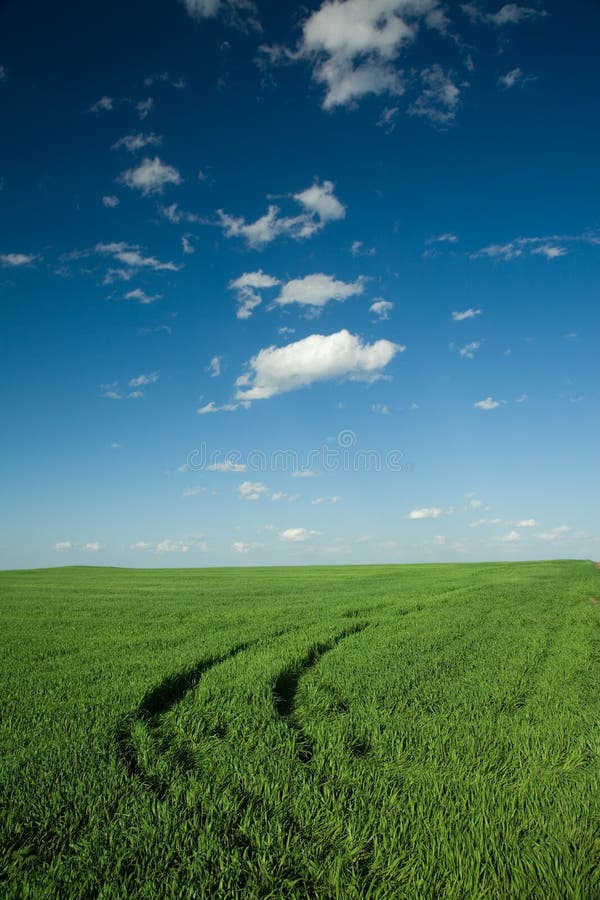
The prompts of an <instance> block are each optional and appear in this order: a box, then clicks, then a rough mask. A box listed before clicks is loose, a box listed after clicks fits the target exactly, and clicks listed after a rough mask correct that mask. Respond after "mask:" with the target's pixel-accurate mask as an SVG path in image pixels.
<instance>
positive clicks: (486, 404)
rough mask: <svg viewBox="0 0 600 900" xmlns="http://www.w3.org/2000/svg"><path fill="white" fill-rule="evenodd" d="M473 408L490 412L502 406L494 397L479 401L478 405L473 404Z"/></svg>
mask: <svg viewBox="0 0 600 900" xmlns="http://www.w3.org/2000/svg"><path fill="white" fill-rule="evenodd" d="M473 406H474V407H475V409H484V410H489V409H496V408H497V407H498V406H500V404H499V403H498V401H497V400H494V399H493V398H492V397H486V398H485V400H478V401H477V402H476V403H474V404H473Z"/></svg>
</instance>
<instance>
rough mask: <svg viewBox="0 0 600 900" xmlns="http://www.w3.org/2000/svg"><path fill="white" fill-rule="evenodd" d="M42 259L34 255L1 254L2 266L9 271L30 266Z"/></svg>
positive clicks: (0, 262)
mask: <svg viewBox="0 0 600 900" xmlns="http://www.w3.org/2000/svg"><path fill="white" fill-rule="evenodd" d="M39 258H40V257H39V256H35V255H34V254H32V253H0V265H2V266H3V267H4V268H7V269H16V268H18V267H19V266H30V265H32V263H34V262H36V261H37V260H38V259H39Z"/></svg>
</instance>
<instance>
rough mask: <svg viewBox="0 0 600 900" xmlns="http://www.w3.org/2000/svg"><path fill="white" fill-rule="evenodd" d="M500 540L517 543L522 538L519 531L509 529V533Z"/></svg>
mask: <svg viewBox="0 0 600 900" xmlns="http://www.w3.org/2000/svg"><path fill="white" fill-rule="evenodd" d="M498 540H499V541H500V543H501V544H516V542H517V541H520V540H521V535H520V534H519V532H518V531H509V532H508V534H503V535H502V537H499V538H498Z"/></svg>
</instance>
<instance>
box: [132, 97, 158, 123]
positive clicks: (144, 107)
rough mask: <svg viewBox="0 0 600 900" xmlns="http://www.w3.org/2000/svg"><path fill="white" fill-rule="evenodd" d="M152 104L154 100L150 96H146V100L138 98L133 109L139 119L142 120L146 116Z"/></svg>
mask: <svg viewBox="0 0 600 900" xmlns="http://www.w3.org/2000/svg"><path fill="white" fill-rule="evenodd" d="M153 106H154V100H153V98H152V97H148V98H147V99H146V100H140V102H139V103H136V104H135V110H136V112H137V114H138V118H139V119H140V121H143V120H144V119H145V118H146V117H147V115H148V113H150V112H151V111H152V107H153Z"/></svg>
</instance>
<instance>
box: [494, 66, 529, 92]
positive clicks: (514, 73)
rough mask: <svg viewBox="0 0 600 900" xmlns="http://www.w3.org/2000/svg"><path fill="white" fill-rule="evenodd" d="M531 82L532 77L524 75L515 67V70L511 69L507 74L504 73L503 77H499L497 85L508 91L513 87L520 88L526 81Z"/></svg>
mask: <svg viewBox="0 0 600 900" xmlns="http://www.w3.org/2000/svg"><path fill="white" fill-rule="evenodd" d="M532 80H533V76H532V75H526V74H525V73H524V72H523V70H522V69H519V68H518V67H517V68H516V69H511V70H510V71H509V72H506V73H505V74H504V75H500V77H499V78H498V84H499V85H500V87H502V88H504V90H510V88H513V87H515V86H518V87H522V86H523V85H524V84H526V83H527V82H528V81H532Z"/></svg>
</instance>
